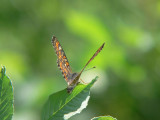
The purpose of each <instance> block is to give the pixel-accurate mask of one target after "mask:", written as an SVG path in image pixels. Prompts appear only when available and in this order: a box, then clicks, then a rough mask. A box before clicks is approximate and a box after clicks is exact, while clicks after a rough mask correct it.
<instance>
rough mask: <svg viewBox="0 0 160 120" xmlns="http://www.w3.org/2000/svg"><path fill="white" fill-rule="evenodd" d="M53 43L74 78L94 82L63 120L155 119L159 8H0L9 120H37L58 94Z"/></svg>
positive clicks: (81, 1)
mask: <svg viewBox="0 0 160 120" xmlns="http://www.w3.org/2000/svg"><path fill="white" fill-rule="evenodd" d="M52 35H55V36H56V37H57V38H58V40H59V41H60V43H61V45H62V47H63V49H64V50H65V53H66V55H67V57H68V60H69V62H70V65H71V68H72V71H75V72H79V71H80V70H81V69H82V67H83V66H84V65H85V63H86V62H87V61H88V60H89V58H90V57H91V56H92V55H93V53H94V52H95V51H96V50H97V49H98V48H99V47H100V46H101V45H102V43H103V42H105V43H106V44H105V47H104V49H103V50H102V51H101V53H100V54H99V55H98V56H97V57H96V58H95V59H94V60H93V61H92V62H91V64H89V66H88V67H87V68H91V67H93V66H96V67H97V68H96V69H93V70H90V71H86V72H84V73H83V74H82V79H83V80H84V81H85V82H89V81H91V80H92V79H93V78H95V77H96V76H99V79H98V81H97V82H96V84H95V85H94V87H93V88H92V90H91V99H90V101H89V104H88V107H87V109H85V110H83V111H82V113H81V114H79V115H76V116H74V117H73V118H72V119H71V120H75V119H76V120H89V119H91V118H92V117H94V116H101V115H111V116H113V117H116V118H117V119H119V120H158V119H159V118H160V114H159V112H160V70H159V68H160V1H159V0H87V1H85V0H76V1H75V0H32V1H31V0H30V1H26V0H25V1H24V0H1V1H0V65H5V66H6V69H7V75H8V76H9V77H10V79H11V80H12V82H13V85H14V96H15V98H14V102H15V104H14V108H15V112H14V113H15V114H14V117H13V120H40V112H41V107H42V106H43V104H44V102H45V101H46V100H47V99H48V96H49V95H50V94H52V93H54V92H57V91H59V90H62V89H64V88H66V86H67V84H66V82H65V81H64V78H63V76H62V75H61V72H60V71H59V69H58V68H57V63H56V59H57V57H56V55H55V52H54V49H53V48H52V44H51V37H52Z"/></svg>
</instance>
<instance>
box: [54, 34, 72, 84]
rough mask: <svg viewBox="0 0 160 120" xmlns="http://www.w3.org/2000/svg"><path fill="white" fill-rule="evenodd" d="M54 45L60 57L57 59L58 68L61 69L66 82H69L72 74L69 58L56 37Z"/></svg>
mask: <svg viewBox="0 0 160 120" xmlns="http://www.w3.org/2000/svg"><path fill="white" fill-rule="evenodd" d="M52 44H53V47H54V49H55V51H56V55H57V57H58V58H57V64H58V67H59V68H60V70H61V72H62V74H63V76H64V78H65V80H66V81H67V82H68V77H69V75H70V74H71V73H72V72H71V68H70V66H69V62H68V60H67V57H66V55H65V53H64V51H63V49H62V46H61V45H60V43H59V41H58V40H57V38H56V37H55V36H53V37H52Z"/></svg>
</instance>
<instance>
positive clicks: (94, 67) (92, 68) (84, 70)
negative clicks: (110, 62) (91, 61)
mask: <svg viewBox="0 0 160 120" xmlns="http://www.w3.org/2000/svg"><path fill="white" fill-rule="evenodd" d="M93 68H96V66H94V67H92V68H89V69H87V70H84V71H88V70H92V69H93Z"/></svg>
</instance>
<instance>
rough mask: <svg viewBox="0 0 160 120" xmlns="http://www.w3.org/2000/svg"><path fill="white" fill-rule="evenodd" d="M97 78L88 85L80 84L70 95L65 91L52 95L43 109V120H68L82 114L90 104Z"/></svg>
mask: <svg viewBox="0 0 160 120" xmlns="http://www.w3.org/2000/svg"><path fill="white" fill-rule="evenodd" d="M97 78H98V77H96V78H95V79H93V80H92V81H91V82H90V83H89V84H87V85H84V84H78V85H77V86H76V87H75V88H74V90H73V91H72V93H70V94H68V93H67V90H66V89H64V90H62V91H59V92H57V93H54V94H52V95H50V96H49V99H48V101H47V102H46V104H45V105H44V108H43V112H42V120H67V119H69V118H70V117H72V116H73V115H75V114H77V113H80V112H81V111H82V110H83V109H84V108H86V106H87V104H88V101H89V98H90V88H91V87H92V85H93V84H94V83H95V81H96V79H97Z"/></svg>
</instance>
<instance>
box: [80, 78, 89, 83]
mask: <svg viewBox="0 0 160 120" xmlns="http://www.w3.org/2000/svg"><path fill="white" fill-rule="evenodd" d="M80 80H81V82H82V83H84V84H88V83H86V82H84V81H83V80H82V79H81V78H80Z"/></svg>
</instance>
